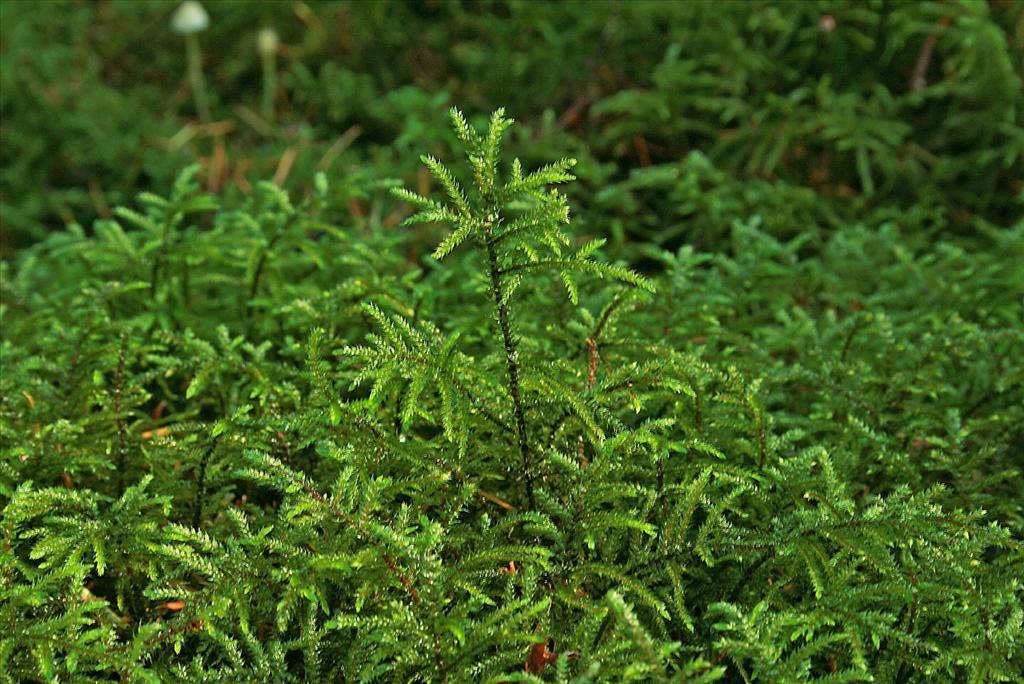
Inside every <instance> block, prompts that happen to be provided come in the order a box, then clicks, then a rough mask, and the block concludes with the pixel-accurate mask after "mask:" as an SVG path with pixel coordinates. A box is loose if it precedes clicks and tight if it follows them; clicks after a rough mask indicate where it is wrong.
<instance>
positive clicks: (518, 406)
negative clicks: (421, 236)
mask: <svg viewBox="0 0 1024 684" xmlns="http://www.w3.org/2000/svg"><path fill="white" fill-rule="evenodd" d="M492 231H493V221H492V222H491V225H490V226H489V228H488V236H487V237H488V238H490V237H491V233H492ZM487 260H488V266H489V271H490V276H491V291H492V293H493V294H494V306H495V308H496V309H497V312H498V327H499V328H501V337H502V341H503V342H504V346H505V362H506V364H507V365H508V388H509V394H511V395H512V406H513V409H514V411H515V414H516V434H517V436H518V438H519V451H520V453H521V454H522V457H523V475H524V476H525V478H526V499H527V501H529V503H530V508H536V507H537V501H536V499H535V498H534V494H533V467H532V464H531V462H530V442H529V438H528V437H527V434H526V412H525V411H524V410H523V397H522V392H521V391H520V389H519V354H518V351H517V350H516V340H515V337H513V335H512V326H511V324H510V323H509V311H508V302H507V301H506V300H505V292H504V288H502V285H501V270H500V269H499V267H498V255H497V253H496V252H495V249H494V245H493V244H491V242H490V239H488V240H487Z"/></svg>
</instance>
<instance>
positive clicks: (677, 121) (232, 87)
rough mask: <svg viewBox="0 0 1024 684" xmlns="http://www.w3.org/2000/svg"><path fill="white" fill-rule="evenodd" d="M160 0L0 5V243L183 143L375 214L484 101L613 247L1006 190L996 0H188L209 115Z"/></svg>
mask: <svg viewBox="0 0 1024 684" xmlns="http://www.w3.org/2000/svg"><path fill="white" fill-rule="evenodd" d="M176 7H177V3H175V2H141V1H137V0H100V1H97V2H61V1H54V2H45V3H39V2H23V1H20V0H8V1H7V2H3V3H0V26H2V30H0V53H2V60H0V114H2V124H0V125H2V147H0V158H2V163H0V199H2V201H0V225H2V250H3V253H4V254H6V255H10V253H11V252H12V250H14V249H16V248H18V247H21V246H25V245H28V244H30V243H32V242H34V241H37V240H39V239H41V238H42V237H43V236H45V235H46V234H47V233H48V232H50V231H53V230H56V229H60V228H61V227H63V226H65V225H68V224H72V223H78V224H81V225H82V226H85V227H86V228H87V229H88V227H89V226H90V225H91V224H92V222H93V221H94V219H96V218H97V217H106V216H109V215H110V210H111V208H112V207H114V206H116V205H118V204H123V203H128V202H130V201H131V200H132V197H133V196H134V195H135V194H136V193H138V192H140V191H146V190H150V191H154V192H161V191H164V190H165V189H166V188H167V187H169V186H170V184H171V182H172V179H173V178H174V176H175V175H176V174H177V173H178V172H179V171H180V170H181V169H182V168H183V167H185V166H186V165H188V164H189V163H192V162H195V161H197V160H198V161H199V162H201V163H202V164H203V168H204V172H203V178H204V185H205V186H206V189H207V190H208V191H211V192H214V193H217V194H221V195H223V196H224V200H225V202H227V203H228V204H229V205H230V204H231V202H232V201H234V198H238V197H241V196H242V195H246V194H248V193H251V191H252V184H253V182H255V181H257V180H262V179H275V180H276V181H277V182H278V183H279V184H281V185H283V186H284V187H286V188H288V189H290V190H293V191H298V192H300V193H301V192H304V191H306V190H307V189H308V188H309V187H310V186H311V183H312V179H313V175H314V173H315V172H316V171H317V170H323V171H325V172H327V173H328V175H329V177H330V178H331V179H332V182H333V183H335V184H338V183H340V184H341V185H342V186H343V187H345V188H347V191H346V194H345V198H344V199H345V202H344V208H345V209H347V210H348V211H349V212H351V213H352V214H354V215H357V216H365V215H367V214H369V213H371V212H381V216H380V217H379V219H380V221H381V222H382V223H384V224H385V225H390V224H392V223H394V222H395V220H396V219H395V217H393V216H392V217H390V218H389V214H391V213H392V212H393V211H394V203H393V202H392V201H390V200H388V199H386V198H385V197H384V196H383V195H382V194H379V193H377V191H376V190H375V189H374V188H375V187H376V186H375V185H374V182H375V181H382V180H384V179H388V178H402V179H403V180H405V181H406V182H411V183H413V184H415V183H416V182H426V181H425V179H423V180H422V181H418V179H416V175H415V174H416V168H417V165H418V162H417V157H418V155H419V153H421V152H422V151H424V150H425V149H429V148H430V147H431V145H434V146H436V145H437V142H436V141H439V140H450V138H451V134H450V132H449V130H448V128H447V120H446V117H445V116H444V115H443V110H444V109H445V108H446V107H448V106H450V105H452V104H456V105H458V106H459V107H461V108H462V109H463V110H465V111H467V112H470V113H478V114H486V113H489V112H490V111H492V110H493V109H494V108H496V107H498V106H504V107H506V109H507V110H508V112H509V114H510V115H511V116H514V117H515V118H516V119H517V120H519V121H520V122H521V123H523V124H525V125H524V126H520V127H517V130H518V131H520V133H519V137H518V138H517V139H516V140H515V141H514V143H513V147H514V149H513V150H512V151H513V152H514V153H516V154H518V155H520V156H522V157H523V158H524V161H528V162H530V163H537V162H544V161H549V160H551V159H552V158H554V157H558V156H562V155H570V154H571V155H573V156H576V157H579V158H580V159H581V167H580V169H579V171H580V174H579V175H580V177H581V181H582V182H580V183H577V184H575V185H576V187H575V189H574V193H575V196H574V197H573V198H572V200H573V205H574V210H575V211H576V212H577V214H578V215H580V216H581V217H582V219H583V222H582V225H583V227H584V230H585V231H587V232H588V233H590V234H603V235H609V236H611V237H613V238H614V240H613V244H615V245H617V246H618V248H620V249H624V250H626V252H627V253H626V255H627V256H629V254H628V252H629V251H630V250H631V249H632V248H631V247H630V245H633V244H639V243H642V242H651V243H654V244H655V245H659V246H666V247H677V246H678V245H680V244H683V243H692V244H695V245H696V246H697V247H698V248H708V249H715V248H716V247H723V248H724V246H723V245H722V244H721V238H722V237H723V235H725V234H726V233H727V230H726V228H727V227H728V225H729V224H730V222H731V221H732V220H733V219H735V218H746V217H748V216H750V215H752V214H754V213H757V214H758V215H760V216H761V218H762V222H763V226H764V228H765V229H766V230H767V231H768V232H770V233H772V234H776V235H780V236H784V235H792V234H796V233H808V234H811V235H815V234H821V233H828V232H830V231H832V230H834V228H835V227H836V226H839V225H843V224H845V223H850V222H852V221H856V222H859V223H863V224H865V225H868V226H872V225H880V224H881V223H884V222H892V221H895V222H896V223H897V224H899V225H901V226H903V227H904V229H905V231H906V232H907V233H908V234H911V235H914V236H921V237H922V238H923V239H930V238H932V237H935V235H936V234H939V233H960V234H967V235H969V234H971V233H972V232H973V231H974V230H975V229H976V228H977V227H978V226H979V225H983V224H984V225H994V226H1003V225H1008V224H1010V223H1012V221H1013V220H1015V218H1016V217H1017V216H1019V214H1020V209H1021V197H1022V184H1021V178H1022V174H1021V165H1022V161H1021V158H1022V155H1024V128H1022V126H1021V106H1022V104H1024V97H1022V88H1021V77H1020V74H1021V73H1022V71H1024V57H1022V54H1024V51H1022V45H1024V3H1021V2H1016V1H1013V0H989V1H987V2H986V1H984V0H958V1H951V2H914V3H908V2H891V1H886V0H871V1H866V2H857V3H850V2H825V1H819V2H814V1H806V2H756V1H754V2H697V1H693V2H668V1H660V0H655V1H645V0H634V1H631V2H562V3H545V2H532V1H515V0H507V1H502V2H484V1H471V0H463V1H450V2H446V1H441V0H422V1H419V2H323V3H314V2H293V1H291V0H280V1H274V2H271V1H264V2H259V1H242V0H231V1H222V2H209V3H207V5H206V8H207V10H208V12H209V14H210V25H209V27H208V28H207V29H206V30H205V31H203V32H202V33H200V34H199V36H198V42H199V45H200V47H201V51H202V56H201V59H202V71H203V74H204V76H205V81H206V88H207V91H208V94H209V98H210V101H211V113H210V117H209V118H210V120H208V121H201V120H200V117H199V114H198V112H197V110H196V107H195V104H194V98H193V94H192V91H191V89H190V84H189V79H188V77H187V67H186V52H185V47H186V46H185V39H184V37H183V36H182V35H181V34H178V33H176V32H175V31H173V30H172V28H171V16H172V14H173V13H174V11H175V9H176ZM261 29H272V30H273V31H274V32H275V33H276V35H277V37H278V39H279V45H278V48H277V50H276V51H275V52H274V54H273V55H272V56H270V55H266V56H262V57H261V54H260V52H259V49H258V34H259V32H260V30H261ZM432 151H435V152H440V151H441V150H432ZM633 256H634V260H635V259H636V258H638V257H636V255H633Z"/></svg>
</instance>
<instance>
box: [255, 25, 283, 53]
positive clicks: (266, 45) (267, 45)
mask: <svg viewBox="0 0 1024 684" xmlns="http://www.w3.org/2000/svg"><path fill="white" fill-rule="evenodd" d="M279 44H280V40H279V39H278V37H277V31H275V30H274V29H272V28H262V29H260V32H259V33H258V34H257V35H256V48H257V49H258V50H259V52H260V54H261V55H272V54H274V53H276V52H277V47H278V45H279Z"/></svg>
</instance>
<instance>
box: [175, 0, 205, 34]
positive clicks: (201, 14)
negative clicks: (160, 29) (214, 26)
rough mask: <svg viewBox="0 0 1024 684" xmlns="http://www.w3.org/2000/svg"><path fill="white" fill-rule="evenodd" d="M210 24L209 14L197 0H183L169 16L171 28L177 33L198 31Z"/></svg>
mask: <svg viewBox="0 0 1024 684" xmlns="http://www.w3.org/2000/svg"><path fill="white" fill-rule="evenodd" d="M209 25H210V15H209V14H207V13H206V9H205V8H204V7H203V5H202V4H201V3H200V2H198V0H185V2H183V3H181V4H180V5H178V9H176V10H174V14H173V15H172V16H171V28H173V29H174V30H175V31H177V32H178V33H198V32H199V31H202V30H204V29H205V28H206V27H207V26H209Z"/></svg>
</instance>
